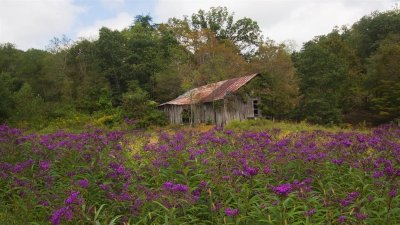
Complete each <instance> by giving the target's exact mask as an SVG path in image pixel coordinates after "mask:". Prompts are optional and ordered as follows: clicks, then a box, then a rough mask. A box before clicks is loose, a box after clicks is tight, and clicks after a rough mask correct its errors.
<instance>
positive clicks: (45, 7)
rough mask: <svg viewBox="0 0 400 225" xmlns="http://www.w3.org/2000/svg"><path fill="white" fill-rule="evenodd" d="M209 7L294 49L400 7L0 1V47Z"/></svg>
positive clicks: (239, 0) (326, 0)
mask: <svg viewBox="0 0 400 225" xmlns="http://www.w3.org/2000/svg"><path fill="white" fill-rule="evenodd" d="M213 6H214V7H215V6H226V7H227V8H228V11H229V12H234V13H235V14H234V15H235V17H234V18H235V19H240V18H243V17H248V18H251V19H253V20H255V21H257V23H258V25H259V26H260V28H261V30H262V32H263V35H264V37H267V38H269V39H272V40H275V41H276V42H278V43H281V42H287V43H292V44H293V43H294V45H295V46H294V47H297V48H298V47H299V46H300V47H301V45H302V43H304V42H306V41H309V40H311V39H312V38H313V37H315V36H318V35H323V34H327V33H329V32H330V31H331V30H332V29H333V28H334V27H335V26H339V27H340V26H342V25H347V26H350V25H351V24H353V23H354V22H356V21H358V20H359V19H360V18H361V17H362V16H364V15H367V14H370V13H372V12H373V11H376V10H378V11H384V10H389V9H393V8H394V7H397V8H398V7H399V6H400V0H197V1H195V0H0V43H7V42H9V43H13V44H15V45H16V47H17V48H18V49H22V50H27V49H29V48H38V49H45V48H46V46H47V45H48V44H49V43H50V40H51V39H53V38H54V37H61V36H62V35H66V36H67V37H68V38H70V39H72V40H79V39H80V38H87V39H92V40H94V39H96V38H97V35H98V30H99V29H100V28H101V27H103V26H105V27H108V28H110V29H113V30H114V29H118V30H122V29H123V28H126V27H128V26H129V25H131V24H132V22H133V20H134V18H135V16H136V15H150V16H151V17H152V18H153V21H154V22H155V23H162V22H166V21H167V20H168V19H169V18H172V17H177V18H183V16H184V15H188V16H190V15H192V14H193V13H195V12H197V11H198V10H199V9H204V10H207V9H209V8H210V7H213Z"/></svg>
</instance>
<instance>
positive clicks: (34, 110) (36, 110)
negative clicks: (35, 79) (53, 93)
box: [13, 83, 45, 127]
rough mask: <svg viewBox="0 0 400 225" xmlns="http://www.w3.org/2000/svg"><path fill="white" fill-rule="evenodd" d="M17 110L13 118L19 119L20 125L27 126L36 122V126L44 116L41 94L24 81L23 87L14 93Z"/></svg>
mask: <svg viewBox="0 0 400 225" xmlns="http://www.w3.org/2000/svg"><path fill="white" fill-rule="evenodd" d="M13 101H14V103H15V111H14V114H13V120H14V121H18V122H17V123H20V126H22V127H27V125H28V123H29V122H31V121H32V122H34V125H35V126H40V123H41V122H42V121H43V120H44V119H45V118H44V111H43V110H44V109H45V107H44V102H43V99H42V98H41V97H40V96H39V95H35V94H34V93H32V88H31V87H30V85H29V84H27V83H24V84H23V86H22V87H21V89H20V90H19V91H18V92H16V93H15V94H14V95H13Z"/></svg>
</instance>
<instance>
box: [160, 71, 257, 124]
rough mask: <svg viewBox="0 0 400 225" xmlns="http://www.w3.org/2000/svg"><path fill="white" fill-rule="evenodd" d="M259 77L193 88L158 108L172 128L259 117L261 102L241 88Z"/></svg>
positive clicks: (253, 75) (252, 76) (251, 93)
mask: <svg viewBox="0 0 400 225" xmlns="http://www.w3.org/2000/svg"><path fill="white" fill-rule="evenodd" d="M259 75H260V74H258V73H254V74H250V75H246V76H242V77H237V78H233V79H229V80H223V81H219V82H216V83H211V84H207V85H204V86H201V87H197V88H194V89H192V90H189V91H187V92H186V93H184V94H182V95H180V96H178V97H177V98H176V99H174V100H171V101H169V102H165V103H163V104H161V105H160V106H159V107H160V108H161V109H162V110H163V111H164V112H165V113H166V114H167V116H168V118H169V122H170V123H171V124H185V123H187V124H192V123H193V124H198V123H206V124H215V125H218V126H223V125H225V124H226V123H228V122H229V121H232V120H247V119H254V118H258V117H261V116H262V115H261V110H260V109H259V105H260V98H259V97H257V96H254V94H253V92H252V91H251V90H246V88H244V87H245V86H246V85H248V84H249V83H251V82H252V81H253V80H255V78H256V77H257V76H259Z"/></svg>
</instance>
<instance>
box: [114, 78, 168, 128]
mask: <svg viewBox="0 0 400 225" xmlns="http://www.w3.org/2000/svg"><path fill="white" fill-rule="evenodd" d="M122 101H123V102H122V108H123V110H124V115H125V116H126V117H128V118H130V119H134V120H136V121H137V126H139V127H148V126H149V125H164V124H165V123H166V119H165V115H164V114H163V113H162V112H161V111H159V110H158V109H157V108H156V107H157V103H156V102H154V101H151V100H150V99H149V95H148V93H147V92H146V91H144V90H143V89H141V88H140V86H139V85H138V83H137V82H132V83H130V84H129V91H128V92H126V93H125V94H124V95H123V97H122Z"/></svg>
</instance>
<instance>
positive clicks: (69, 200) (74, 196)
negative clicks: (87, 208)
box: [65, 191, 80, 205]
mask: <svg viewBox="0 0 400 225" xmlns="http://www.w3.org/2000/svg"><path fill="white" fill-rule="evenodd" d="M79 194H80V192H79V191H72V192H71V194H70V195H69V196H68V198H67V199H66V200H65V204H67V205H70V204H72V203H74V202H76V200H77V199H78V195H79Z"/></svg>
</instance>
